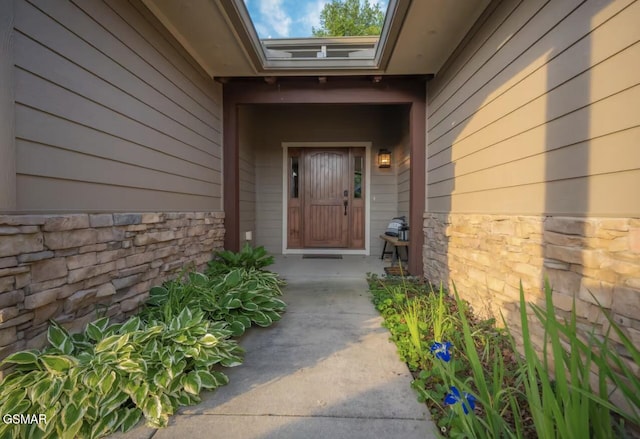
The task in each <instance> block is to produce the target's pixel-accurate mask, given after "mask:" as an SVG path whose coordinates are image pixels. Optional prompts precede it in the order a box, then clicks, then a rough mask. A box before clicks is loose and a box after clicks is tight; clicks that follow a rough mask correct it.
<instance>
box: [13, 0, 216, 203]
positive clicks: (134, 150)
mask: <svg viewBox="0 0 640 439" xmlns="http://www.w3.org/2000/svg"><path fill="white" fill-rule="evenodd" d="M14 39H15V40H14V44H15V75H14V76H15V95H16V123H15V124H16V138H17V140H16V149H17V152H16V155H17V159H16V162H17V186H18V209H19V210H21V211H51V210H56V211H85V210H88V209H90V210H95V211H100V210H104V211H119V210H136V211H143V210H165V211H166V210H221V208H222V206H221V194H222V186H221V172H222V151H221V129H222V128H221V126H222V123H221V90H220V87H219V85H217V84H215V83H214V82H213V81H212V80H211V79H209V78H206V77H205V76H204V75H203V74H201V73H200V72H199V71H198V70H197V67H195V66H194V65H193V61H192V60H189V59H188V56H187V55H185V54H184V52H183V51H182V50H181V49H180V48H179V47H178V46H177V44H176V43H175V41H172V39H171V37H170V36H168V33H166V32H164V31H163V29H162V28H161V26H160V25H159V24H158V23H156V22H155V21H154V18H153V17H152V16H151V15H150V14H149V13H148V12H147V11H146V10H145V8H144V7H143V6H142V5H141V4H140V3H138V2H126V1H122V0H118V1H107V2H103V1H98V0H83V1H78V2H51V1H47V0H17V1H16V3H15V33H14Z"/></svg>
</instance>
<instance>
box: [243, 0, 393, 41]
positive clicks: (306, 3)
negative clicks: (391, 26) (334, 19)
mask: <svg viewBox="0 0 640 439" xmlns="http://www.w3.org/2000/svg"><path fill="white" fill-rule="evenodd" d="M343 1H345V0H343ZM351 1H353V0H351ZM329 3H331V0H244V4H245V6H246V8H247V12H248V13H249V17H250V18H251V21H252V23H253V27H254V28H255V30H256V33H257V34H258V37H259V38H260V39H261V40H268V39H274V38H309V37H314V36H317V35H314V34H313V30H314V29H315V30H316V31H317V30H320V29H321V28H322V24H321V14H322V10H323V8H324V7H325V6H326V5H327V4H329ZM368 6H369V8H368V9H369V10H370V11H374V10H375V11H379V12H381V14H380V15H381V16H382V19H383V21H384V16H385V15H386V12H387V7H388V6H389V0H368ZM360 7H361V8H364V7H366V6H365V0H360ZM375 18H377V17H371V20H370V21H376V20H375ZM365 21H369V20H365ZM372 35H375V36H378V37H379V36H380V32H379V31H378V32H377V33H373V34H372ZM346 36H362V34H357V35H346Z"/></svg>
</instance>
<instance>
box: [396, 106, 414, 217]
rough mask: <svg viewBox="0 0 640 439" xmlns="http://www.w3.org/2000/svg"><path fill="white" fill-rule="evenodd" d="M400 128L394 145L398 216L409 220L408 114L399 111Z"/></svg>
mask: <svg viewBox="0 0 640 439" xmlns="http://www.w3.org/2000/svg"><path fill="white" fill-rule="evenodd" d="M396 117H397V122H396V123H397V124H398V126H399V127H400V130H401V131H400V133H399V137H398V139H397V141H396V142H394V143H395V161H396V169H397V172H398V215H400V216H402V215H404V216H406V217H407V220H408V219H409V198H410V193H411V190H410V189H411V182H410V177H411V172H410V171H411V157H410V154H411V151H410V149H411V145H410V143H409V142H410V141H409V113H408V111H401V112H400V111H399V112H397V114H396Z"/></svg>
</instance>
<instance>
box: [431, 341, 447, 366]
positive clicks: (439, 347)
mask: <svg viewBox="0 0 640 439" xmlns="http://www.w3.org/2000/svg"><path fill="white" fill-rule="evenodd" d="M431 352H432V353H433V354H434V355H435V356H436V358H439V359H441V360H442V361H444V362H445V363H448V362H449V361H451V342H450V341H446V342H444V343H440V342H439V341H436V342H435V343H433V344H432V345H431Z"/></svg>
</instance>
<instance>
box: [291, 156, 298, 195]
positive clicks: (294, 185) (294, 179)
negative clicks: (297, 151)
mask: <svg viewBox="0 0 640 439" xmlns="http://www.w3.org/2000/svg"><path fill="white" fill-rule="evenodd" d="M298 168H299V163H298V157H291V183H290V188H291V192H290V197H291V198H298V192H299V186H300V185H299V176H300V172H299V169H298Z"/></svg>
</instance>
